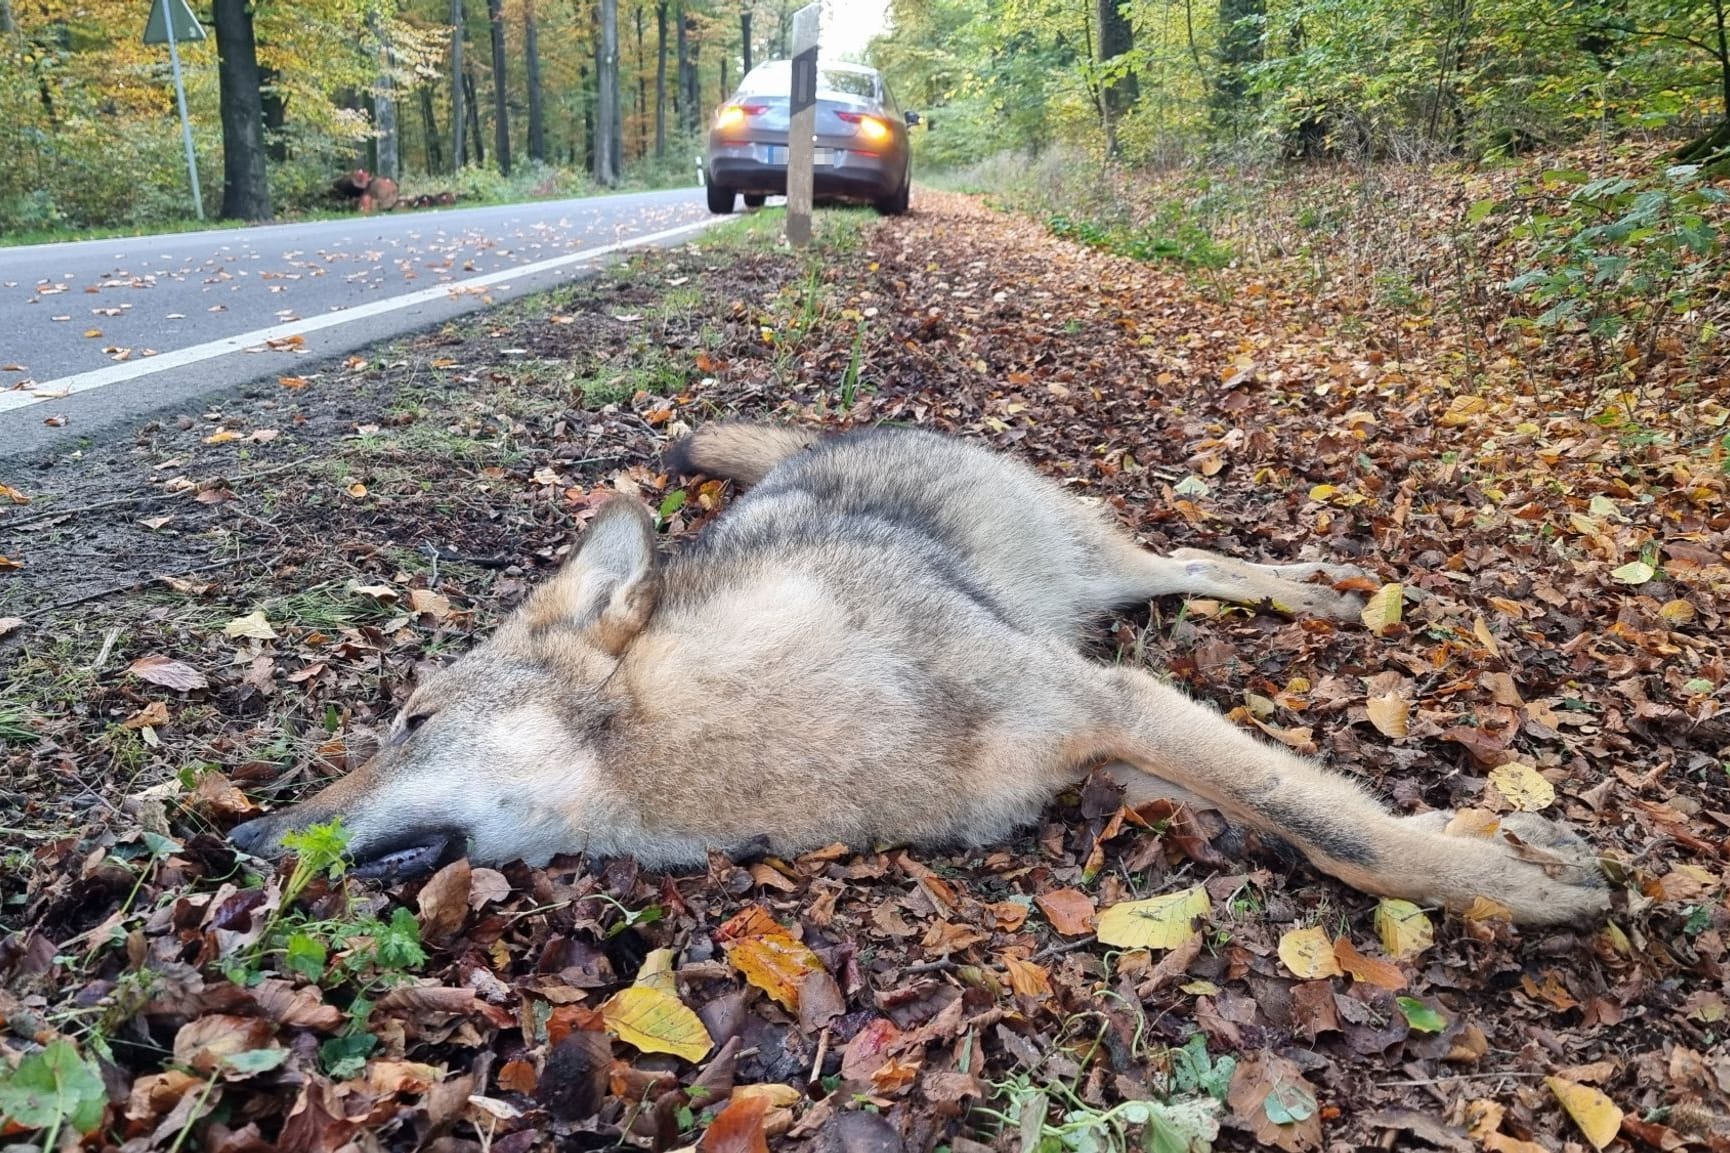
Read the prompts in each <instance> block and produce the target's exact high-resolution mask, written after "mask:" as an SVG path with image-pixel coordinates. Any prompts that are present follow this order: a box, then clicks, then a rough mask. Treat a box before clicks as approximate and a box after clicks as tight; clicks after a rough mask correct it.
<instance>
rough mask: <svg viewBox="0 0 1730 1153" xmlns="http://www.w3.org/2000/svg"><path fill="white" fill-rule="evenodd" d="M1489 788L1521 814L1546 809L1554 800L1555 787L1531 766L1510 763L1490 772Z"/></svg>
mask: <svg viewBox="0 0 1730 1153" xmlns="http://www.w3.org/2000/svg"><path fill="white" fill-rule="evenodd" d="M1490 786H1491V787H1492V788H1494V789H1495V790H1496V792H1498V793H1500V794H1501V795H1502V799H1503V800H1505V801H1507V802H1508V804H1509V805H1510V806H1511V807H1512V808H1515V809H1517V810H1519V811H1520V812H1522V813H1536V812H1538V811H1539V810H1541V809H1547V808H1549V807H1550V806H1551V805H1552V804H1554V803H1555V800H1556V787H1555V786H1554V785H1552V784H1550V782H1549V781H1547V780H1545V779H1544V778H1543V777H1542V776H1540V775H1539V774H1538V770H1536V769H1534V768H1533V767H1532V766H1531V765H1523V764H1520V763H1519V762H1518V761H1512V762H1509V763H1508V764H1505V765H1497V766H1496V767H1495V768H1493V769H1491V770H1490Z"/></svg>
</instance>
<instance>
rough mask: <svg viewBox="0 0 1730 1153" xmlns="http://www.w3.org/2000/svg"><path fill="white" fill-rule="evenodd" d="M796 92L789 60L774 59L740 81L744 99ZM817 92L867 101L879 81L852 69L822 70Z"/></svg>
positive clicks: (865, 73)
mask: <svg viewBox="0 0 1730 1153" xmlns="http://www.w3.org/2000/svg"><path fill="white" fill-rule="evenodd" d="M792 89H793V65H792V62H791V61H788V60H772V61H770V62H769V63H767V64H761V65H758V66H757V67H756V68H753V69H751V72H750V74H749V75H747V76H746V77H745V79H744V80H742V81H740V82H739V95H741V96H785V95H787V94H788V93H789V92H791V91H792ZM817 91H818V92H819V93H833V94H836V95H841V96H861V97H864V98H865V99H867V100H872V99H875V98H876V96H877V83H876V78H875V77H874V76H872V74H871V73H869V72H856V71H854V70H852V69H850V68H820V69H819V70H818V72H817Z"/></svg>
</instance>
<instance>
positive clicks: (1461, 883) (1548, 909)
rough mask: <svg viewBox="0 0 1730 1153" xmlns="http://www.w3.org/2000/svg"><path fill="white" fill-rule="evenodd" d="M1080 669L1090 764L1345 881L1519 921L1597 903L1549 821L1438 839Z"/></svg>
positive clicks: (1599, 889)
mask: <svg viewBox="0 0 1730 1153" xmlns="http://www.w3.org/2000/svg"><path fill="white" fill-rule="evenodd" d="M1087 667H1088V668H1089V669H1090V670H1091V671H1092V672H1094V673H1095V674H1096V675H1097V676H1098V677H1099V678H1100V679H1101V681H1102V682H1103V683H1100V684H1098V685H1097V686H1096V688H1097V690H1098V691H1097V692H1096V693H1095V695H1094V697H1093V700H1094V716H1095V720H1094V724H1093V727H1092V731H1090V732H1089V733H1087V734H1086V736H1085V737H1084V738H1083V740H1082V742H1081V744H1082V745H1083V746H1084V747H1086V748H1087V749H1088V751H1089V753H1090V754H1091V756H1092V757H1093V758H1094V759H1095V760H1106V761H1121V762H1124V763H1126V764H1128V765H1130V766H1133V768H1135V769H1138V770H1140V771H1141V772H1142V773H1145V774H1148V775H1150V776H1152V777H1155V778H1158V779H1159V780H1160V781H1162V782H1170V783H1172V784H1174V785H1177V786H1178V787H1179V788H1182V789H1186V790H1189V791H1190V792H1193V793H1196V794H1199V795H1200V796H1202V797H1205V798H1206V799H1207V800H1209V801H1211V802H1213V803H1214V804H1215V805H1217V806H1218V807H1219V808H1220V809H1221V810H1223V811H1224V812H1225V813H1226V815H1227V816H1228V817H1230V818H1232V819H1234V820H1238V821H1242V822H1243V823H1245V824H1248V825H1251V826H1254V827H1255V828H1258V829H1262V830H1265V831H1267V832H1271V833H1274V834H1276V835H1278V836H1279V837H1281V838H1283V839H1284V840H1286V841H1287V842H1289V843H1290V844H1291V845H1292V846H1294V847H1295V848H1296V849H1298V851H1300V852H1302V853H1303V854H1304V856H1305V857H1307V858H1308V859H1309V861H1310V862H1311V863H1312V864H1313V865H1315V866H1316V867H1317V868H1318V869H1321V870H1322V871H1323V872H1326V873H1330V874H1332V875H1333V876H1335V877H1338V878H1339V879H1341V880H1343V881H1345V882H1346V883H1347V884H1350V885H1352V886H1354V887H1356V888H1359V889H1362V890H1364V891H1365V892H1370V893H1377V894H1381V895H1384V896H1391V897H1404V898H1406V899H1408V900H1413V901H1417V902H1420V903H1426V904H1438V905H1445V906H1447V907H1449V908H1453V909H1462V908H1467V907H1470V906H1471V905H1472V904H1473V902H1474V900H1475V899H1476V898H1478V897H1480V896H1481V897H1488V898H1490V899H1492V900H1494V901H1497V902H1499V903H1500V904H1502V905H1504V906H1506V907H1507V908H1508V909H1510V910H1511V911H1512V913H1513V916H1514V919H1515V920H1517V921H1520V922H1522V923H1527V924H1555V923H1564V922H1583V921H1587V920H1590V919H1592V918H1594V917H1597V916H1599V915H1601V914H1602V913H1603V912H1604V911H1605V910H1606V909H1607V908H1608V904H1609V902H1608V894H1607V892H1606V889H1605V887H1604V880H1603V875H1602V873H1601V872H1600V871H1599V870H1598V868H1597V864H1596V862H1595V860H1593V859H1592V857H1591V856H1590V854H1589V853H1587V852H1586V851H1584V849H1583V848H1582V847H1581V846H1580V845H1579V843H1578V842H1574V841H1571V840H1570V836H1571V835H1570V834H1566V832H1565V830H1561V829H1559V828H1558V827H1557V826H1554V825H1552V824H1550V823H1549V822H1541V823H1540V822H1525V823H1523V824H1522V823H1518V822H1516V823H1513V824H1509V825H1507V826H1506V827H1505V828H1504V829H1503V830H1502V832H1501V833H1499V834H1498V835H1496V836H1492V837H1475V836H1449V835H1447V834H1446V833H1445V832H1443V831H1442V829H1441V828H1440V827H1438V819H1437V818H1436V816H1435V815H1434V814H1426V815H1424V816H1421V817H1415V818H1402V817H1398V816H1395V815H1394V814H1392V813H1390V812H1388V811H1387V810H1386V809H1385V808H1383V807H1382V805H1381V804H1380V803H1378V802H1377V801H1376V800H1374V799H1373V798H1372V797H1371V796H1370V795H1369V794H1368V793H1367V792H1365V791H1364V790H1363V789H1362V788H1361V787H1359V786H1358V785H1357V784H1355V783H1354V782H1352V781H1350V780H1348V779H1347V778H1345V777H1343V776H1340V775H1339V774H1336V773H1332V772H1329V771H1327V770H1325V769H1322V768H1321V767H1319V766H1318V765H1315V764H1313V763H1312V762H1310V761H1307V760H1305V759H1303V758H1302V757H1299V756H1296V755H1295V754H1292V753H1290V752H1287V751H1286V750H1284V749H1281V748H1277V747H1275V746H1273V745H1269V744H1266V743H1264V742H1262V741H1259V740H1256V739H1255V738H1253V737H1251V736H1249V734H1247V733H1245V732H1243V731H1242V730H1241V729H1238V728H1237V727H1236V726H1234V725H1232V724H1231V723H1230V722H1228V721H1226V720H1224V719H1223V718H1222V717H1220V716H1219V715H1218V714H1217V713H1215V712H1214V711H1213V710H1211V709H1209V708H1207V707H1206V706H1204V705H1201V704H1198V703H1197V702H1195V701H1192V700H1190V699H1189V698H1188V697H1186V696H1184V695H1183V694H1182V693H1180V692H1178V691H1177V690H1176V689H1173V688H1171V687H1169V686H1167V685H1163V684H1161V683H1160V682H1159V681H1157V680H1155V679H1154V678H1153V677H1152V676H1149V675H1148V674H1147V673H1144V672H1141V671H1140V670H1137V669H1126V668H1099V667H1095V666H1087ZM1156 788H1157V786H1156ZM1134 791H1135V790H1132V793H1133V792H1134ZM1444 819H1445V818H1444ZM1506 834H1511V835H1506Z"/></svg>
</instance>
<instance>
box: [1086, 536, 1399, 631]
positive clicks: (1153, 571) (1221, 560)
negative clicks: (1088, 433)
mask: <svg viewBox="0 0 1730 1153" xmlns="http://www.w3.org/2000/svg"><path fill="white" fill-rule="evenodd" d="M1097 559H1098V565H1097V568H1096V570H1095V571H1096V575H1095V579H1094V582H1093V583H1094V588H1093V589H1092V592H1093V594H1094V598H1095V599H1096V600H1097V602H1098V603H1099V604H1100V606H1101V607H1102V608H1109V607H1114V606H1117V605H1123V604H1131V603H1134V602H1137V601H1145V600H1151V599H1153V598H1154V597H1161V596H1173V595H1181V596H1204V597H1215V598H1218V599H1219V600H1224V601H1231V602H1233V603H1235V604H1246V605H1259V604H1264V603H1267V604H1272V606H1273V607H1274V608H1275V609H1277V610H1278V611H1280V612H1284V613H1291V614H1293V615H1298V616H1319V617H1327V618H1330V619H1332V620H1342V621H1343V620H1356V619H1357V618H1358V615H1359V614H1360V613H1361V612H1362V611H1363V603H1364V602H1363V599H1362V598H1361V597H1359V596H1357V595H1356V594H1355V593H1342V592H1335V591H1334V590H1333V589H1332V588H1331V587H1329V585H1327V584H1317V583H1313V582H1314V580H1315V578H1318V577H1320V578H1323V579H1325V580H1327V581H1330V582H1333V581H1344V580H1350V579H1352V578H1354V577H1362V576H1364V575H1365V574H1364V571H1363V570H1362V569H1360V568H1357V567H1355V566H1353V565H1344V564H1323V563H1319V562H1315V561H1309V562H1304V563H1300V564H1253V563H1251V562H1249V561H1242V560H1237V559H1235V558H1233V557H1228V556H1222V555H1220V554H1219V553H1214V552H1207V551H1206V550H1204V549H1195V548H1182V549H1176V550H1174V551H1173V552H1171V553H1169V554H1161V553H1154V552H1148V551H1147V550H1146V549H1144V548H1141V547H1140V546H1139V545H1137V544H1135V543H1134V542H1133V541H1131V540H1129V539H1127V538H1125V537H1123V536H1121V535H1119V534H1117V533H1113V534H1112V536H1111V537H1110V538H1109V540H1107V541H1106V542H1104V543H1103V547H1102V548H1101V549H1100V553H1099V556H1098V558H1097Z"/></svg>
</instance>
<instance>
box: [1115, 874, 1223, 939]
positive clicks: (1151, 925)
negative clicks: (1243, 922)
mask: <svg viewBox="0 0 1730 1153" xmlns="http://www.w3.org/2000/svg"><path fill="white" fill-rule="evenodd" d="M1212 908H1213V905H1212V902H1210V901H1209V900H1208V898H1207V890H1206V889H1204V888H1203V887H1202V886H1200V885H1196V886H1194V887H1193V888H1188V889H1184V890H1183V891H1182V892H1177V893H1167V894H1165V895H1164V896H1162V897H1152V898H1149V899H1148V900H1145V901H1125V902H1123V903H1122V904H1118V905H1113V906H1111V908H1109V909H1106V910H1105V911H1103V912H1102V913H1100V914H1099V925H1098V929H1097V932H1096V934H1095V935H1096V936H1098V938H1099V940H1100V942H1101V943H1102V944H1106V945H1119V946H1122V947H1123V948H1126V949H1175V948H1177V947H1178V946H1179V945H1181V944H1183V943H1184V942H1185V941H1187V940H1189V939H1190V938H1191V937H1193V936H1195V921H1196V918H1197V917H1205V916H1207V914H1208V912H1209V910H1210V909H1212Z"/></svg>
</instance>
